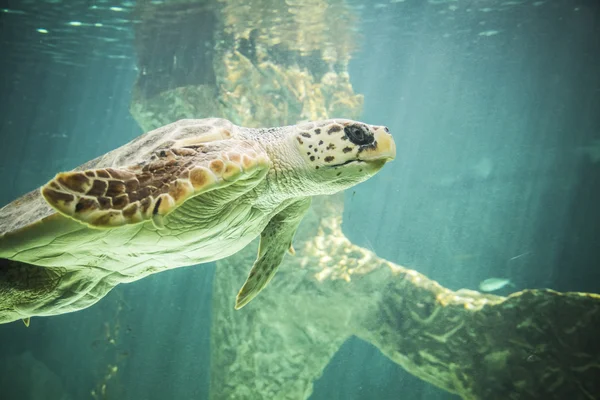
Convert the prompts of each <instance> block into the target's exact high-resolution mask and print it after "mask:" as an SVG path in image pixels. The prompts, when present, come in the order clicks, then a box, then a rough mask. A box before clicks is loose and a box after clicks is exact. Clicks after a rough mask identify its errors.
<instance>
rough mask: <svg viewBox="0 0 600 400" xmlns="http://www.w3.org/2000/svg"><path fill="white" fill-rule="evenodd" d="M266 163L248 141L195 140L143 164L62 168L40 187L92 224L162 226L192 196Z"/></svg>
mask: <svg viewBox="0 0 600 400" xmlns="http://www.w3.org/2000/svg"><path fill="white" fill-rule="evenodd" d="M221 147H222V149H221ZM268 168H269V159H268V157H267V156H266V154H265V153H264V152H263V151H262V150H261V149H259V148H249V147H248V144H246V143H241V142H240V143H239V144H238V145H237V146H236V145H234V144H232V143H231V142H228V143H227V145H226V146H224V145H223V144H222V143H221V144H220V143H207V144H197V145H194V146H189V147H187V146H186V147H177V148H169V149H164V150H158V151H156V152H154V153H153V154H152V156H151V157H150V161H149V162H147V163H143V164H141V165H135V166H128V167H121V168H99V169H89V170H84V171H71V172H61V173H59V174H58V175H56V177H55V178H54V179H52V180H51V181H50V182H48V183H47V184H46V185H44V186H43V187H42V188H41V191H42V196H43V197H44V199H45V200H46V201H47V202H48V204H50V205H51V206H52V207H53V208H54V209H56V210H57V211H58V212H60V213H61V214H63V215H65V216H67V217H70V218H73V219H75V220H77V221H79V222H82V223H84V224H87V225H89V226H91V227H95V228H112V227H117V226H122V225H126V224H135V223H138V222H144V221H147V220H152V221H153V222H154V224H155V225H156V227H157V228H162V227H163V217H164V216H165V215H167V214H168V213H169V212H171V211H173V210H174V209H175V208H177V207H178V206H179V205H181V204H182V203H183V202H185V201H186V200H188V199H190V198H191V197H194V196H197V195H199V194H202V193H205V192H207V191H209V190H213V189H216V188H221V187H225V186H229V185H231V184H233V183H235V182H237V181H239V180H246V179H249V178H256V177H257V175H261V174H262V175H263V176H264V174H265V173H266V171H267V170H268Z"/></svg>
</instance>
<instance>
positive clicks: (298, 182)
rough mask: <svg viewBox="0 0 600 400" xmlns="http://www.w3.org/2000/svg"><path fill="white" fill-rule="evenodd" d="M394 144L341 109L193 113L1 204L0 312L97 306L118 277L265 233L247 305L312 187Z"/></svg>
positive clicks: (389, 154) (339, 179) (222, 251)
mask: <svg viewBox="0 0 600 400" xmlns="http://www.w3.org/2000/svg"><path fill="white" fill-rule="evenodd" d="M395 155H396V148H395V144H394V140H393V138H392V136H391V134H390V133H389V130H388V128H386V127H384V126H375V125H368V124H365V123H362V122H357V121H351V120H345V119H332V120H325V121H317V122H307V123H302V124H298V125H292V126H285V127H277V128H261V129H252V128H244V127H240V126H236V125H234V124H233V123H232V122H230V121H228V120H225V119H218V118H210V119H200V120H193V119H186V120H180V121H178V122H175V123H172V124H169V125H166V126H164V127H161V128H158V129H156V130H153V131H150V132H148V133H145V134H143V135H142V136H140V137H138V138H136V139H134V140H133V141H131V142H129V143H127V144H126V145H124V146H122V147H120V148H118V149H116V150H113V151H111V152H109V153H107V154H105V155H103V156H100V157H98V158H96V159H94V160H92V161H89V162H88V163H86V164H83V165H82V166H80V167H78V168H76V169H75V170H73V171H70V172H61V173H59V174H58V175H56V176H55V177H54V179H52V180H51V181H49V182H48V183H47V184H45V185H44V186H42V187H41V189H40V190H34V191H32V192H30V193H29V194H26V195H25V196H23V197H21V198H20V199H18V200H15V201H13V202H12V203H10V204H8V205H7V206H5V207H4V208H2V209H1V210H0V322H9V321H13V320H16V319H19V318H22V319H24V320H25V321H26V322H28V318H29V317H30V316H38V315H39V316H41V315H55V314H62V313H66V312H71V311H76V310H80V309H82V308H85V307H88V306H90V305H92V304H94V303H95V302H97V301H98V300H99V299H100V298H102V297H103V296H104V295H106V293H108V291H109V290H110V289H111V288H113V287H114V286H116V285H117V284H119V283H123V282H131V281H135V280H137V279H140V278H143V277H145V276H147V275H149V274H151V273H155V272H159V271H162V270H165V269H168V268H176V267H182V266H187V265H193V264H198V263H204V262H209V261H214V260H218V259H221V258H224V257H227V256H229V255H231V254H234V253H236V252H237V251H239V250H240V249H242V248H243V247H244V246H246V245H247V244H248V243H250V242H251V241H252V240H253V239H255V238H256V237H257V236H259V235H260V245H259V250H258V257H257V260H256V261H255V263H254V265H253V267H252V269H251V271H250V273H249V275H248V278H247V280H246V282H245V283H244V285H243V286H242V288H241V290H240V291H239V293H238V295H237V298H236V304H235V308H241V307H243V306H244V305H246V304H247V303H248V302H249V301H250V300H251V299H252V298H253V297H255V296H256V295H257V294H258V293H259V292H260V291H261V290H262V289H263V288H264V287H265V285H266V284H267V283H268V282H269V281H270V280H271V278H272V277H273V275H274V274H275V271H276V270H277V267H278V266H279V264H280V263H281V261H282V259H283V256H284V254H285V252H286V251H289V252H291V253H293V252H294V250H293V247H292V238H293V236H294V234H295V232H296V228H297V227H298V225H299V223H300V221H301V220H302V218H303V216H304V214H305V212H306V211H307V209H308V207H309V205H310V202H311V196H314V195H320V194H332V193H335V192H338V191H340V190H343V189H346V188H348V187H351V186H353V185H355V184H357V183H359V182H362V181H364V180H366V179H368V178H369V177H370V176H372V175H374V174H375V173H376V172H377V171H379V170H380V169H381V168H382V167H383V165H384V164H385V163H386V162H387V161H390V160H392V159H394V157H395Z"/></svg>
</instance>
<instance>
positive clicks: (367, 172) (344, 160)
mask: <svg viewBox="0 0 600 400" xmlns="http://www.w3.org/2000/svg"><path fill="white" fill-rule="evenodd" d="M294 139H295V140H294V142H295V145H296V146H297V148H298V150H299V152H300V155H301V157H302V158H303V160H304V165H305V166H306V167H307V175H308V177H309V179H310V180H311V181H313V182H314V183H316V184H317V185H315V187H317V188H319V194H331V193H336V192H338V191H340V190H344V189H347V188H349V187H351V186H354V185H356V184H357V183H360V182H362V181H365V180H367V179H368V178H370V177H371V176H373V175H374V174H375V173H377V171H379V170H380V169H381V168H382V167H383V166H384V165H385V163H386V162H388V161H391V160H393V159H394V158H395V157H396V144H395V143H394V139H393V137H392V135H391V134H390V132H389V130H388V128H387V127H385V126H377V125H368V124H365V123H363V122H358V121H351V120H343V119H336V120H327V121H318V122H313V123H307V124H302V125H299V126H298V130H297V131H296V132H295V138H294Z"/></svg>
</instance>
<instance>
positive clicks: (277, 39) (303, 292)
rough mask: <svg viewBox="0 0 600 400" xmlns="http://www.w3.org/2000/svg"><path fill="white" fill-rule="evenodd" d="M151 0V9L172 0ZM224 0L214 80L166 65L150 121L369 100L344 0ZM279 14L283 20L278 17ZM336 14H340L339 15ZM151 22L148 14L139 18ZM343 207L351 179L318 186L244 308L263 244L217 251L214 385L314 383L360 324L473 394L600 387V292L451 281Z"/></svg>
mask: <svg viewBox="0 0 600 400" xmlns="http://www.w3.org/2000/svg"><path fill="white" fill-rule="evenodd" d="M142 3H143V2H142ZM146 3H148V5H147V6H148V7H150V8H149V9H148V10H146V11H144V12H146V13H150V14H152V13H153V12H154V13H156V14H160V13H162V12H163V11H164V8H162V6H161V7H157V8H155V9H154V10H153V9H152V7H156V6H152V5H151V3H150V2H146ZM199 3H202V4H204V5H205V6H206V5H207V4H208V3H206V2H193V1H188V2H185V1H178V2H176V6H177V7H180V9H179V11H178V12H180V11H181V10H182V9H185V4H188V5H190V7H192V9H193V10H196V11H198V10H199V9H198V8H197V5H198V4H199ZM218 4H219V7H218V10H219V11H211V12H214V13H215V14H214V15H215V16H216V18H217V21H216V22H215V25H214V26H215V27H216V30H215V32H214V33H213V34H211V36H210V37H207V38H206V40H208V41H210V42H211V43H215V51H214V52H211V53H210V54H208V53H205V54H204V55H203V57H204V56H210V57H212V70H211V71H212V72H211V74H212V73H214V82H212V81H210V80H207V79H205V78H206V76H208V75H207V72H206V71H205V72H203V73H202V74H201V75H198V76H197V78H198V79H197V80H196V81H194V83H193V84H185V83H178V82H179V81H178V80H177V79H176V77H174V76H172V75H170V74H169V72H168V71H167V70H165V71H163V72H162V74H164V75H165V76H164V77H162V78H161V79H162V82H166V83H167V84H164V85H162V86H160V87H157V88H156V90H151V91H149V90H143V88H141V87H140V86H141V83H140V82H141V80H138V83H137V84H136V88H135V89H134V96H133V100H132V104H131V112H132V114H133V116H134V117H135V118H136V119H137V121H138V122H139V124H140V125H141V126H142V127H143V128H144V129H145V130H150V129H152V128H155V127H157V126H161V125H164V124H165V123H168V122H171V121H174V120H177V119H180V118H185V117H193V118H202V117H207V116H218V117H224V118H227V119H230V120H232V121H233V122H235V123H237V124H240V125H243V126H249V127H255V126H279V125H285V124H294V123H297V122H298V121H301V120H306V119H322V118H330V117H339V116H344V117H346V118H357V117H358V116H359V114H360V112H361V111H362V104H363V98H362V96H361V95H359V94H356V93H354V91H353V89H352V86H351V84H350V79H349V75H348V73H347V64H348V61H349V59H350V56H351V53H352V51H353V50H354V48H355V41H356V37H355V32H354V31H353V30H351V29H347V28H346V27H348V26H351V25H352V23H353V21H355V20H356V18H357V17H356V16H355V15H353V14H352V13H351V11H350V10H349V9H347V8H345V5H344V3H343V2H342V1H341V0H340V1H338V0H333V1H329V2H324V1H321V0H315V1H313V2H310V3H309V4H306V3H303V2H300V1H286V2H278V1H264V0H261V1H259V0H252V1H248V2H244V3H243V4H240V2H233V1H229V0H220V1H219V2H218ZM323 5H327V7H320V6H323ZM170 6H171V5H164V7H170ZM196 11H194V12H196ZM198 12H200V11H198ZM201 12H202V13H204V12H207V9H203V10H202V11H201ZM150 14H145V15H150ZM265 15H277V16H278V17H277V18H279V20H278V21H277V23H276V24H273V23H269V19H265V18H263V17H264V16H265ZM331 20H335V21H336V24H335V27H339V29H327V28H331V24H330V23H329V22H330V21H331ZM148 21H151V19H149V20H148ZM144 24H146V21H145V20H144V18H142V23H141V24H140V28H141V29H144V28H143V25H144ZM171 24H172V26H173V27H174V26H175V25H176V24H177V20H176V19H174V20H173V21H171ZM148 26H150V28H149V29H148V30H146V32H150V35H152V33H151V32H153V30H154V28H153V27H152V26H151V25H148ZM162 29H166V28H162ZM154 31H156V30H154ZM148 43H150V42H149V41H146V42H138V51H140V52H142V53H144V52H146V51H147V49H144V46H147V45H148ZM185 46H187V44H184V47H185ZM149 54H150V53H149ZM141 72H143V69H141ZM193 76H194V74H192V77H193ZM342 210H343V196H342V195H337V196H333V197H322V198H316V199H315V200H314V202H313V207H312V209H311V211H309V213H308V215H307V216H306V217H305V219H304V220H303V222H302V224H301V226H300V229H299V231H298V234H297V235H296V238H295V240H294V246H295V248H296V256H295V257H292V256H286V257H285V259H284V263H283V264H282V267H281V268H280V270H279V272H278V276H277V279H275V280H273V282H272V283H271V284H270V286H269V287H268V288H267V289H266V290H265V291H263V292H262V293H261V296H260V297H259V298H257V299H256V300H255V301H253V302H252V303H251V304H249V305H248V306H246V307H245V308H244V309H242V310H239V311H235V310H234V300H233V299H232V297H231V296H230V294H231V293H232V292H235V291H236V290H237V288H239V286H240V285H241V283H243V282H244V280H245V279H246V274H247V268H246V266H247V265H248V264H249V263H251V262H252V261H253V260H254V258H255V256H256V246H248V248H246V249H244V250H243V251H241V252H239V253H237V254H236V255H235V256H232V257H229V258H228V259H225V260H221V261H219V262H218V263H217V264H218V267H217V269H216V277H215V280H214V282H213V285H214V287H213V290H214V298H213V312H212V324H211V337H212V339H211V351H212V354H211V384H210V398H211V399H228V398H238V399H248V398H270V399H271V398H272V399H294V400H296V399H306V398H308V397H309V396H310V394H311V393H312V388H313V382H314V381H315V380H316V379H317V378H318V377H319V376H320V375H321V373H322V372H323V370H324V368H325V366H326V365H327V364H328V363H329V362H330V360H331V358H332V357H333V355H334V354H335V353H336V351H337V350H338V349H339V347H340V346H341V345H342V344H343V343H344V342H345V341H346V340H347V339H348V338H349V337H351V336H353V335H354V336H357V337H359V338H361V339H363V340H365V341H367V342H369V343H372V344H374V345H375V346H377V347H378V348H379V349H380V350H381V351H382V353H383V354H385V355H386V356H387V357H389V358H390V359H391V360H393V361H394V362H395V363H397V364H398V365H400V366H402V367H403V368H405V369H406V370H407V371H408V372H409V373H411V374H413V375H415V376H418V377H420V378H421V379H423V380H425V381H427V382H430V383H432V384H434V385H436V386H438V387H440V388H442V389H444V390H447V391H448V392H451V393H456V394H458V395H460V396H461V397H463V398H464V399H502V400H505V399H534V398H547V399H550V398H594V396H596V394H597V393H599V392H600V383H599V382H598V381H597V380H595V375H597V374H598V369H599V366H600V346H599V345H598V344H597V343H598V341H597V340H596V337H595V336H596V333H597V326H600V296H598V295H594V294H585V293H557V292H554V291H551V290H526V291H522V292H518V293H514V294H512V295H511V296H509V297H500V296H495V295H492V294H484V293H479V292H476V291H471V290H459V291H451V290H449V289H446V288H444V287H442V286H440V285H439V284H437V283H436V282H434V281H432V280H430V279H428V278H427V277H425V276H424V275H422V274H420V273H418V272H416V271H413V270H410V269H407V268H404V267H402V266H399V265H397V264H394V263H392V262H389V261H387V260H384V259H381V258H379V257H377V256H376V255H375V254H374V253H373V252H371V251H369V250H366V249H364V248H361V247H359V246H356V245H354V244H353V243H351V242H350V241H349V240H348V239H347V238H346V237H345V236H344V234H343V233H342V229H341V224H342Z"/></svg>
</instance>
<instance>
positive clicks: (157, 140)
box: [0, 118, 237, 235]
mask: <svg viewBox="0 0 600 400" xmlns="http://www.w3.org/2000/svg"><path fill="white" fill-rule="evenodd" d="M236 128H237V127H235V126H234V125H233V124H232V123H231V122H230V121H228V120H225V119H221V118H207V119H199V120H198V119H183V120H180V121H177V122H174V123H172V124H169V125H165V126H163V127H160V128H158V129H155V130H153V131H150V132H147V133H145V134H143V135H141V136H139V137H137V138H135V139H134V140H132V141H131V142H129V143H127V144H125V145H124V146H122V147H119V148H118V149H115V150H113V151H110V152H108V153H106V154H104V155H102V156H100V157H97V158H95V159H93V160H90V161H88V162H87V163H85V164H83V165H81V166H79V167H77V168H75V169H74V171H84V170H89V169H98V168H114V169H118V168H120V167H125V166H131V165H136V164H143V163H144V162H148V160H149V159H150V157H151V155H152V154H153V153H154V152H156V151H158V150H160V149H168V148H170V147H172V146H173V145H175V144H176V143H177V141H181V140H185V139H189V138H192V137H196V138H197V137H200V138H202V137H205V138H206V141H207V142H208V141H211V140H217V139H218V138H219V137H220V138H221V139H228V138H230V137H233V136H232V135H233V132H235V129H236ZM221 132H227V133H229V135H228V136H227V137H223V136H221V135H220V133H221ZM55 212H56V211H55V210H54V209H53V208H52V207H50V206H49V205H48V204H47V203H46V201H45V200H44V198H43V197H42V196H41V193H40V190H39V189H36V190H33V191H31V192H29V193H27V194H25V195H24V196H22V197H20V198H19V199H17V200H15V201H13V202H12V203H10V204H8V205H6V206H5V207H3V208H2V209H0V235H2V234H4V233H6V232H10V231H13V230H17V229H21V228H25V227H27V226H29V225H31V224H33V223H34V222H36V221H38V220H40V219H42V218H46V217H49V216H51V215H52V214H54V213H55Z"/></svg>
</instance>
